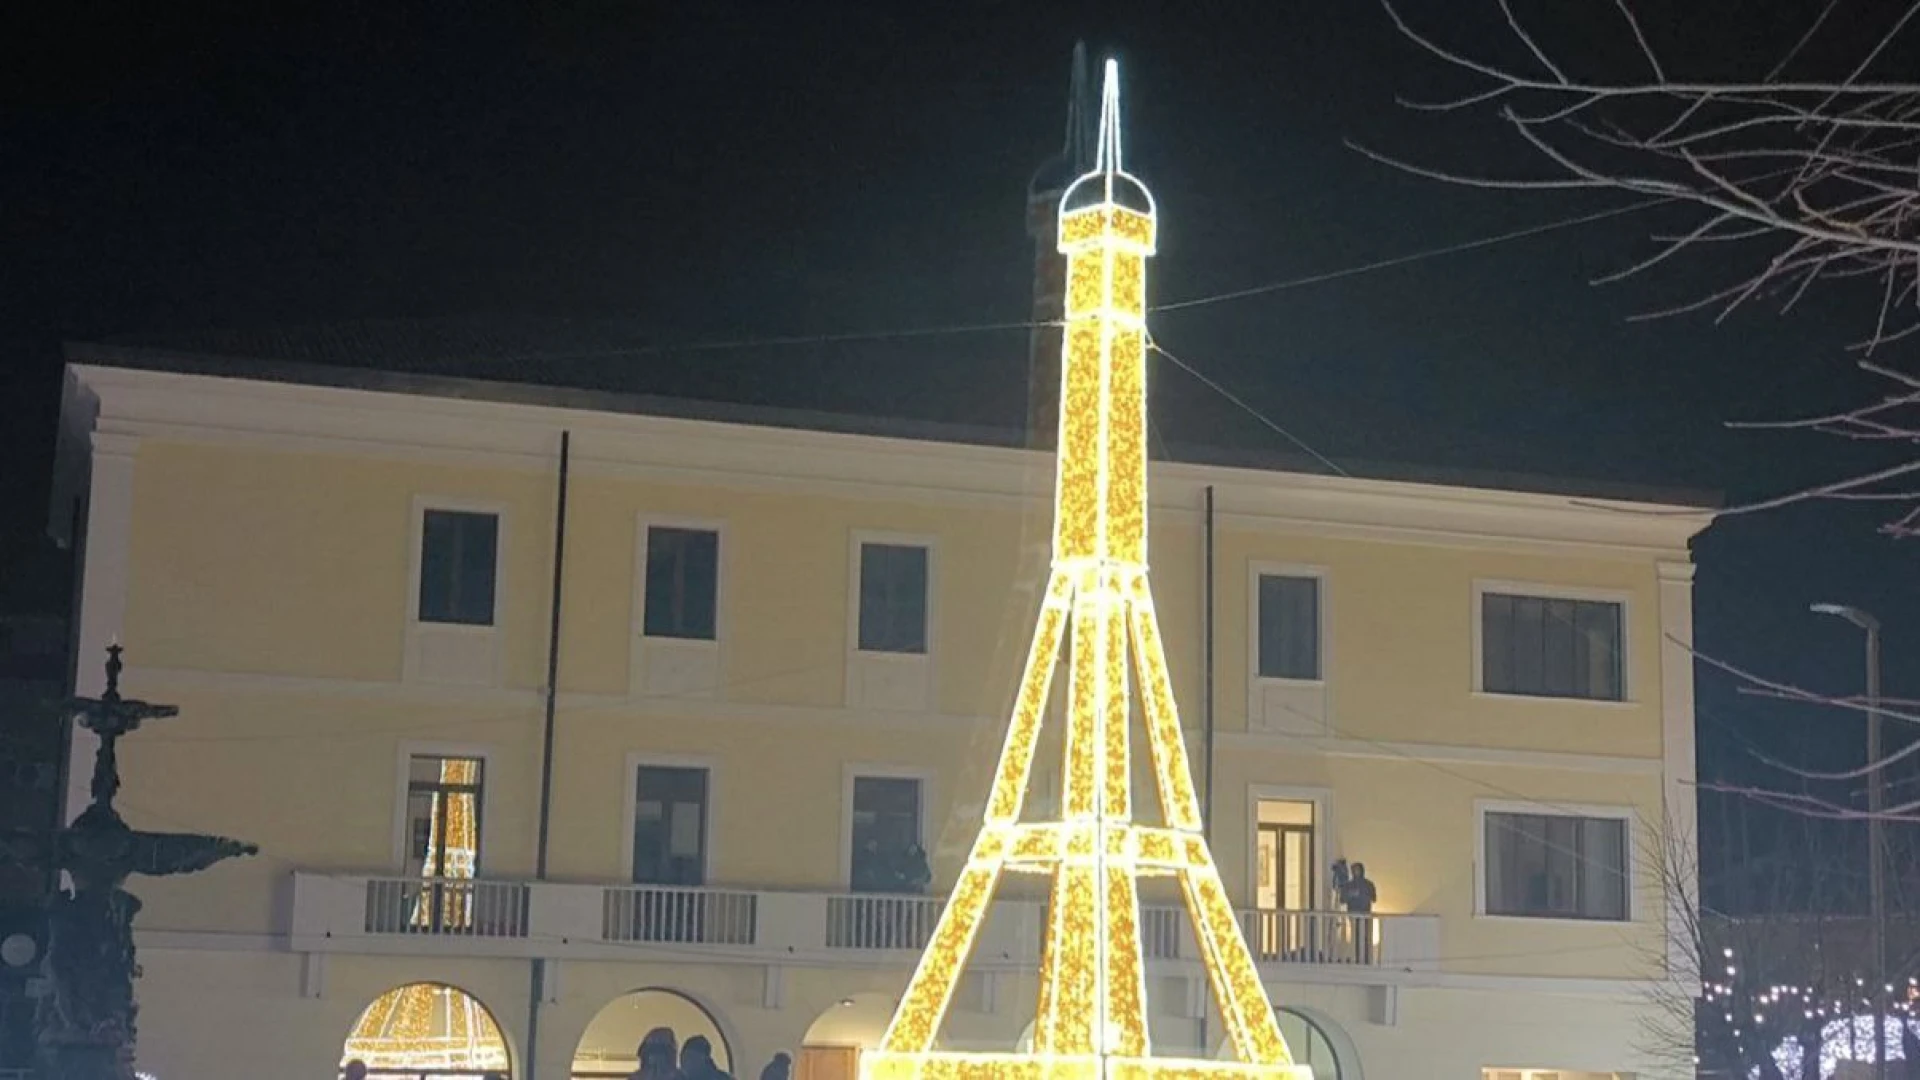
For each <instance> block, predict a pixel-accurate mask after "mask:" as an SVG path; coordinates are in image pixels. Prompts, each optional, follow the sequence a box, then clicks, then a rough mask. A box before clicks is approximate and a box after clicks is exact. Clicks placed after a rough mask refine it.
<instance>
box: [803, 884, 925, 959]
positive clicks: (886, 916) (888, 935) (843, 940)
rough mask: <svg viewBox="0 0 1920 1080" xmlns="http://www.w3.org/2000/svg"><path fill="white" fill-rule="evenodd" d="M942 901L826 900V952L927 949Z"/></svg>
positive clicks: (922, 898) (877, 897) (901, 898)
mask: <svg viewBox="0 0 1920 1080" xmlns="http://www.w3.org/2000/svg"><path fill="white" fill-rule="evenodd" d="M946 904H947V901H946V898H945V897H933V896H889V895H880V894H861V895H850V896H829V897H827V948H829V949H912V950H914V951H916V952H917V951H919V950H921V949H924V948H926V947H927V939H928V938H930V937H932V936H933V924H934V923H936V922H939V921H940V911H941V909H942V908H944V907H946Z"/></svg>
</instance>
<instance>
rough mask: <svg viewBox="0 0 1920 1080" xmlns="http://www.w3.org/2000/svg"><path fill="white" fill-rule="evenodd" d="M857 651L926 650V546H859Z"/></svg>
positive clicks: (897, 651)
mask: <svg viewBox="0 0 1920 1080" xmlns="http://www.w3.org/2000/svg"><path fill="white" fill-rule="evenodd" d="M859 639H860V649H861V651H863V652H885V653H922V654H923V653H925V652H926V651H927V549H926V548H924V547H918V546H914V545H908V544H864V543H863V544H861V545H860V633H859Z"/></svg>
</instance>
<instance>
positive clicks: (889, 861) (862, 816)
mask: <svg viewBox="0 0 1920 1080" xmlns="http://www.w3.org/2000/svg"><path fill="white" fill-rule="evenodd" d="M851 841H852V845H853V860H852V866H851V870H852V873H851V875H850V876H851V880H850V882H849V885H850V886H851V887H852V889H853V891H855V892H917V891H919V890H920V889H922V888H925V887H926V884H927V882H926V880H925V876H926V869H927V866H926V852H924V851H922V850H921V848H920V781H919V780H917V779H914V778H912V777H899V776H856V777H854V780H853V835H852V837H851Z"/></svg>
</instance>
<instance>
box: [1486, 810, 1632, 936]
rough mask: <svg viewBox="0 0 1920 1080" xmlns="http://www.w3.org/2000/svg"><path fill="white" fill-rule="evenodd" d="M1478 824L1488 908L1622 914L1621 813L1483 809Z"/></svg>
mask: <svg viewBox="0 0 1920 1080" xmlns="http://www.w3.org/2000/svg"><path fill="white" fill-rule="evenodd" d="M1482 829H1483V830H1484V834H1485V836H1484V843H1485V849H1484V850H1485V857H1486V866H1485V874H1486V882H1485V884H1486V903H1485V909H1486V913H1487V914H1488V915H1514V916H1521V917H1528V918H1552V919H1594V920H1603V921H1604V920H1613V921H1623V920H1625V919H1626V918H1627V859H1628V858H1629V857H1630V852H1629V851H1628V832H1627V821H1626V819H1625V818H1622V817H1597V816H1596V817H1589V816H1583V815H1578V814H1562V813H1526V812H1516V811H1503V810H1488V811H1486V812H1485V814H1484V818H1483V821H1482Z"/></svg>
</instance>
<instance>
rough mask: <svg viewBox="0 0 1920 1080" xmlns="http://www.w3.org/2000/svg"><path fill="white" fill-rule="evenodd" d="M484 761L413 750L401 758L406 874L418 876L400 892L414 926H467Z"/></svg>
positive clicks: (476, 869) (469, 923)
mask: <svg viewBox="0 0 1920 1080" xmlns="http://www.w3.org/2000/svg"><path fill="white" fill-rule="evenodd" d="M485 770H486V766H485V763H484V762H482V761H481V760H480V759H479V758H470V757H442V756H440V755H437V754H415V755H414V756H413V757H412V758H411V759H410V760H409V761H408V762H407V825H406V828H407V832H406V873H407V876H408V877H410V878H418V879H420V882H421V884H420V886H419V890H418V891H417V892H414V891H412V890H411V889H410V890H409V891H408V892H407V893H405V894H403V903H404V904H405V906H406V908H407V910H406V911H405V913H404V916H405V918H406V919H407V921H408V924H409V925H411V926H412V927H414V928H415V929H421V930H425V929H434V930H441V929H448V928H453V929H467V928H470V927H471V926H472V925H473V907H472V904H473V886H471V885H458V884H452V883H454V882H462V881H470V880H472V878H473V877H474V876H475V875H476V874H477V873H478V872H479V869H480V824H481V822H480V793H481V791H482V790H483V785H484V783H485V779H486V776H485Z"/></svg>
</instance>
